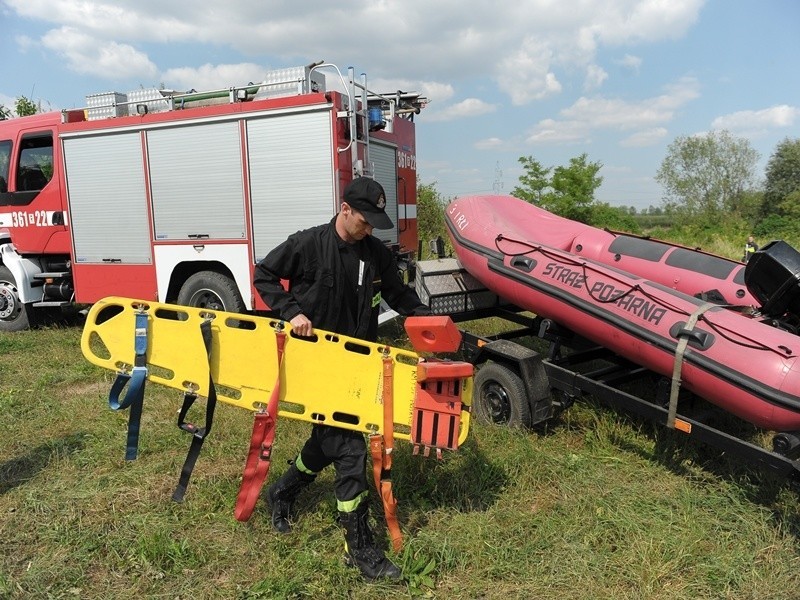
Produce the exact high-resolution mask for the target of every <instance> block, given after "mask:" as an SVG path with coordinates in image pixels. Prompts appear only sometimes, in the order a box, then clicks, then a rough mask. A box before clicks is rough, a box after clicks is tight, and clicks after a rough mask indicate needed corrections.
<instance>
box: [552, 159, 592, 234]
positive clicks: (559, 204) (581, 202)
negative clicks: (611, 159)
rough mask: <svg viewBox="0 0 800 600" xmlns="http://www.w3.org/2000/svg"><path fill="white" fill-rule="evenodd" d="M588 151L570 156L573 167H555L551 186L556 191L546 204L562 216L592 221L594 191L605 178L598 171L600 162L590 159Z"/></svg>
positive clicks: (584, 221)
mask: <svg viewBox="0 0 800 600" xmlns="http://www.w3.org/2000/svg"><path fill="white" fill-rule="evenodd" d="M588 158H589V157H588V155H587V154H586V153H585V152H584V153H583V154H581V155H580V156H576V157H575V158H571V159H569V166H560V167H556V168H555V169H553V179H552V180H551V183H550V185H551V186H552V188H553V193H552V194H548V195H545V197H544V198H543V199H542V207H543V208H546V209H547V210H549V211H550V212H554V213H556V214H558V215H561V216H562V217H566V218H568V219H574V220H576V221H581V222H582V223H588V222H589V221H590V220H591V212H592V205H593V204H594V193H595V191H596V190H597V188H599V187H600V184H601V183H603V178H602V177H600V176H598V175H597V173H598V172H599V171H600V169H601V168H602V166H603V165H602V164H601V163H599V162H589V160H588Z"/></svg>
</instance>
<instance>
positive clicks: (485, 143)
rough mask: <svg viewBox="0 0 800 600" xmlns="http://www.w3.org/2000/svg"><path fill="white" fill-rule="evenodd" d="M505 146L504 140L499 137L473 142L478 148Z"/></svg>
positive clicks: (489, 148) (487, 148)
mask: <svg viewBox="0 0 800 600" xmlns="http://www.w3.org/2000/svg"><path fill="white" fill-rule="evenodd" d="M502 146H503V140H501V139H500V138H497V137H490V138H486V139H484V140H478V141H477V142H475V143H474V144H473V147H474V148H476V149H478V150H496V149H497V148H500V147H502Z"/></svg>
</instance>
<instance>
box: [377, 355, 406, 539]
mask: <svg viewBox="0 0 800 600" xmlns="http://www.w3.org/2000/svg"><path fill="white" fill-rule="evenodd" d="M369 448H370V453H371V454H372V473H373V476H374V478H375V488H376V490H377V492H378V495H379V496H380V498H381V501H382V502H383V514H384V515H385V517H386V527H387V528H388V529H389V536H390V537H391V538H392V547H393V548H394V550H395V551H400V550H401V549H402V547H403V534H402V533H401V531H400V525H399V524H398V522H397V500H396V499H395V497H394V494H393V492H392V450H393V449H394V361H393V360H392V358H391V357H390V356H389V355H388V354H387V355H385V356H384V357H383V435H381V434H379V433H375V434H372V435H370V436H369Z"/></svg>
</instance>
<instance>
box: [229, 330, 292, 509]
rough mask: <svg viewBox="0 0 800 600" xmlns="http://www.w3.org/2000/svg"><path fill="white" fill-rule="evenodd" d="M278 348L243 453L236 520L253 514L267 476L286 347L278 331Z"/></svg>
mask: <svg viewBox="0 0 800 600" xmlns="http://www.w3.org/2000/svg"><path fill="white" fill-rule="evenodd" d="M275 340H276V343H277V346H278V376H277V377H276V379H275V386H274V387H273V388H272V395H271V396H270V399H269V403H268V404H267V409H266V410H265V411H260V412H257V413H256V415H255V419H254V421H253V435H252V436H251V437H250V450H249V451H248V453H247V460H246V461H245V466H244V472H243V473H242V485H241V486H240V488H239V494H238V496H237V497H236V508H235V509H234V516H235V517H236V520H237V521H247V520H248V519H249V518H250V517H251V515H252V514H253V509H255V506H256V502H258V496H259V494H260V493H261V488H262V487H263V485H264V481H265V480H266V479H267V475H268V474H269V465H270V461H271V458H272V443H273V441H274V440H275V423H276V422H277V420H278V398H279V397H280V389H281V364H282V363H283V352H284V347H285V344H286V333H284V332H283V331H282V330H281V329H278V330H277V331H276V333H275Z"/></svg>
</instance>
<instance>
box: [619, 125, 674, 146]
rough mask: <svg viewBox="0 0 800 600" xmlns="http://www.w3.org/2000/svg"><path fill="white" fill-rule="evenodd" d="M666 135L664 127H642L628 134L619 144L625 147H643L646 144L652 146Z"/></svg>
mask: <svg viewBox="0 0 800 600" xmlns="http://www.w3.org/2000/svg"><path fill="white" fill-rule="evenodd" d="M666 135H667V130H666V128H665V127H653V128H652V129H643V130H641V131H637V132H636V133H634V134H633V135H629V136H628V137H626V138H625V139H623V140H622V141H620V143H619V145H620V146H625V147H626V148H644V147H646V146H653V145H655V144H657V143H658V142H660V141H661V140H663V139H664V137H665V136H666Z"/></svg>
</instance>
